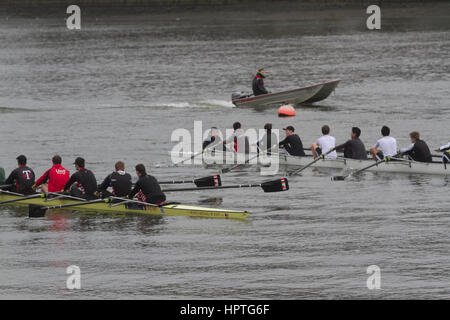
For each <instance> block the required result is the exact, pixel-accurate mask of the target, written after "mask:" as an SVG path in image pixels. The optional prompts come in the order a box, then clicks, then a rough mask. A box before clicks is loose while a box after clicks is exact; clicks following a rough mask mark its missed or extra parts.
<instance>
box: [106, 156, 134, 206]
mask: <svg viewBox="0 0 450 320" xmlns="http://www.w3.org/2000/svg"><path fill="white" fill-rule="evenodd" d="M115 169H116V171H114V172H113V173H111V174H110V175H108V176H107V177H106V178H105V180H103V182H102V184H101V185H100V186H99V187H98V192H99V193H101V196H102V197H103V198H106V197H109V196H115V197H126V196H127V195H128V194H129V193H130V191H131V185H132V184H131V175H130V174H129V173H126V172H125V163H123V161H117V162H116V164H115ZM109 187H111V188H112V191H111V192H109V191H108V188H109Z"/></svg>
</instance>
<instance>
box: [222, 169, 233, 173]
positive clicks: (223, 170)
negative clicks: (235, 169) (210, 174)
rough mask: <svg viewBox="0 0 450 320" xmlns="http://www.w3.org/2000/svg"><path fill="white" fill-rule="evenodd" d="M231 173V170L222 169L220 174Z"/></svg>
mask: <svg viewBox="0 0 450 320" xmlns="http://www.w3.org/2000/svg"><path fill="white" fill-rule="evenodd" d="M230 171H231V168H222V169H221V170H220V173H228V172H230Z"/></svg>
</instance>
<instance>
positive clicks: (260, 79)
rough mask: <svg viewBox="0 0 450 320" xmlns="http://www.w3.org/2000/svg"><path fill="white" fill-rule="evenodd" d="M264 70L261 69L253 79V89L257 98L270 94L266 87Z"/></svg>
mask: <svg viewBox="0 0 450 320" xmlns="http://www.w3.org/2000/svg"><path fill="white" fill-rule="evenodd" d="M264 78H265V76H264V69H259V70H258V72H257V73H256V74H255V76H254V77H253V82H252V89H253V94H254V95H255V96H259V95H261V94H267V93H269V92H268V91H267V90H266V88H265V87H264Z"/></svg>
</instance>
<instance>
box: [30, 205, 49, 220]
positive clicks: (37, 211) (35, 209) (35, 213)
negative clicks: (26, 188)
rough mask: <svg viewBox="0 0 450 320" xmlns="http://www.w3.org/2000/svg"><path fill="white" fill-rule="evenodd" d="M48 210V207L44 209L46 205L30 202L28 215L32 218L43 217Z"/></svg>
mask: <svg viewBox="0 0 450 320" xmlns="http://www.w3.org/2000/svg"><path fill="white" fill-rule="evenodd" d="M46 212H47V210H46V209H44V207H42V206H39V205H35V204H30V205H29V206H28V216H29V217H30V218H42V217H45V213H46Z"/></svg>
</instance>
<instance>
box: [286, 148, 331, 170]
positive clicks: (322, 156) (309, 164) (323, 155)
mask: <svg viewBox="0 0 450 320" xmlns="http://www.w3.org/2000/svg"><path fill="white" fill-rule="evenodd" d="M334 150H336V148H331V149H330V150H329V151H328V152H326V153H325V154H321V155H320V156H318V157H317V158H316V159H314V160H313V161H311V162H310V163H308V164H307V165H306V166H304V167H303V168H300V169H298V170H295V171H293V172H291V173H289V175H290V176H292V175H294V174H299V173H300V172H302V171H303V170H305V169H306V168H308V167H310V166H312V165H313V164H314V163H316V162H317V161H319V160H321V159H325V156H326V155H327V154H329V153H331V152H333V151H334Z"/></svg>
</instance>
